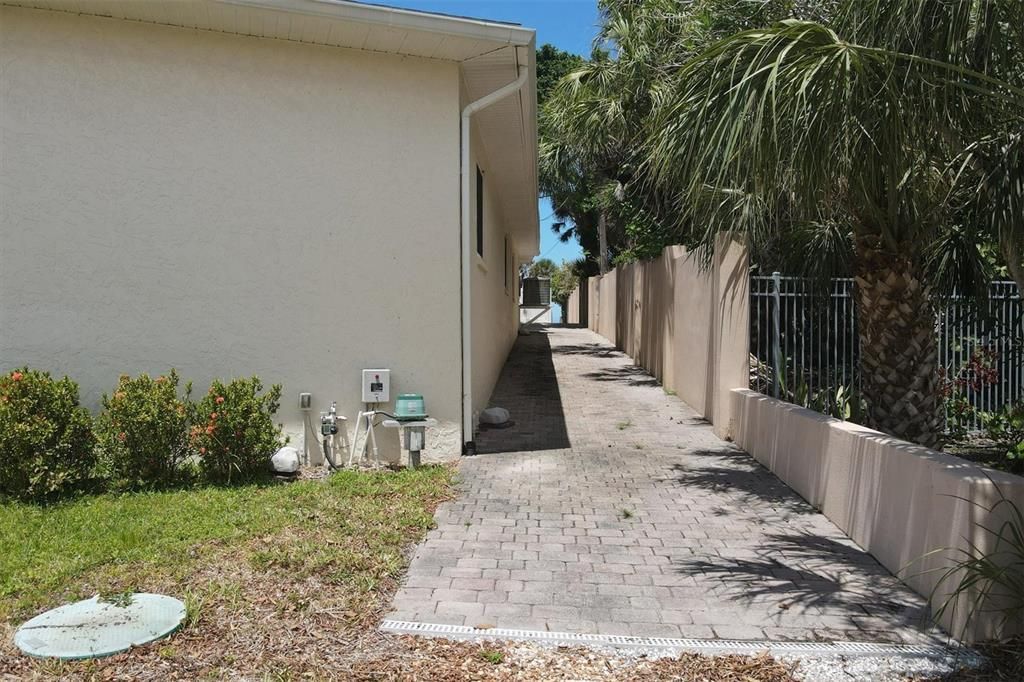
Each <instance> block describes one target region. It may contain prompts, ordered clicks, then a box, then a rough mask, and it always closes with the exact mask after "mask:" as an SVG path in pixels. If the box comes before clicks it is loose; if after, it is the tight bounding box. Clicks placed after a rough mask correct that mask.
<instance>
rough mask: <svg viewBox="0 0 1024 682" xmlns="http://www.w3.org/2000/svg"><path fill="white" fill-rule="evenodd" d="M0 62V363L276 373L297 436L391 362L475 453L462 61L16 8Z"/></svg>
mask: <svg viewBox="0 0 1024 682" xmlns="http://www.w3.org/2000/svg"><path fill="white" fill-rule="evenodd" d="M0 63H2V64H3V65H4V66H3V71H2V81H0V106H2V116H0V135H2V138H0V143H2V151H3V160H2V164H0V192H2V206H3V210H2V215H0V220H2V222H0V367H11V366H15V365H21V364H26V363H27V364H30V365H32V366H36V367H40V368H45V369H48V370H51V371H53V372H56V373H60V374H63V373H67V374H69V375H70V376H72V377H74V378H75V379H76V380H78V381H79V382H80V384H81V386H82V390H83V394H84V402H85V403H86V404H87V405H88V406H90V407H93V408H95V407H96V406H97V404H98V400H99V397H100V394H101V393H102V392H104V391H110V390H111V389H112V387H113V386H114V384H115V382H116V380H117V377H118V375H119V374H121V373H125V372H127V373H136V372H142V371H147V372H154V373H155V372H162V371H164V370H166V369H167V368H168V367H176V368H177V369H178V370H179V371H180V372H181V374H182V375H183V376H184V377H186V378H188V379H191V380H193V381H194V382H195V384H196V387H197V390H198V391H202V390H204V388H205V386H206V382H208V381H209V379H211V378H212V377H214V376H219V377H230V376H238V375H250V374H258V375H260V376H261V377H262V378H263V379H264V381H265V383H268V384H269V383H274V382H279V383H282V384H284V398H283V405H282V409H281V412H280V419H281V421H283V422H284V423H285V425H286V427H287V429H288V431H289V432H290V433H291V434H292V435H293V436H296V437H298V436H301V433H302V415H301V413H300V412H299V410H298V409H297V396H298V393H299V392H300V391H310V392H312V393H313V398H314V410H313V414H312V416H313V418H314V420H315V419H316V418H317V416H318V413H319V411H320V410H321V409H325V408H326V406H327V405H328V404H329V402H330V401H331V400H332V399H336V400H338V402H339V408H340V410H341V411H342V412H343V413H345V414H348V415H349V416H350V417H354V416H355V412H356V410H357V409H358V407H359V406H358V401H359V369H360V368H363V367H390V368H391V369H392V372H393V373H392V377H393V384H392V393H393V394H397V393H400V392H403V391H412V390H415V391H418V392H422V393H424V394H425V396H426V399H427V406H428V409H429V411H430V412H431V414H432V415H433V416H436V417H438V418H439V419H440V420H441V421H442V423H443V428H442V429H440V430H439V432H436V433H434V434H432V437H430V438H429V439H428V448H429V450H428V452H427V453H425V454H426V455H427V456H430V455H449V456H451V455H455V454H457V453H458V450H459V442H458V441H459V438H458V422H459V416H460V395H461V389H460V377H459V369H458V368H459V365H460V360H459V348H460V341H459V304H458V302H459V214H458V211H459V202H458V196H459V194H458V192H459V177H458V153H459V143H458V134H459V109H458V105H459V76H458V67H457V65H455V64H447V63H441V62H434V61H428V60H418V59H413V58H400V57H391V56H385V55H375V54H371V53H364V52H359V51H352V50H344V49H337V48H329V47H318V46H310V45H302V44H298V43H293V42H286V41H276V40H263V39H256V38H249V37H240V36H229V35H223V34H218V33H213V32H201V31H193V30H187V29H180V28H171V27H164V26H155V25H146V24H140V23H134V22H126V21H118V20H113V19H103V18H89V17H78V16H75V15H73V14H68V13H60V12H46V11H37V10H28V9H17V8H6V7H5V8H0ZM491 244H492V245H499V244H500V242H499V241H497V238H496V237H491ZM490 252H491V253H494V252H495V251H494V249H491V250H490ZM491 270H492V272H495V273H500V268H499V267H498V266H497V265H492V266H491ZM502 302H503V300H502ZM481 304H482V305H483V304H484V301H483V300H481ZM508 305H509V306H510V305H511V304H508ZM500 341H501V342H503V343H505V342H507V335H504V336H502V337H501V338H500ZM481 381H482V384H481V386H483V385H484V384H486V382H487V375H486V374H482V377H481ZM380 435H381V436H383V435H384V433H383V432H381V433H380ZM438 436H440V438H438ZM389 441H390V443H391V446H392V447H391V451H392V453H393V452H394V445H395V444H396V443H397V437H396V436H395V435H394V434H393V433H392V434H391V435H390V437H389Z"/></svg>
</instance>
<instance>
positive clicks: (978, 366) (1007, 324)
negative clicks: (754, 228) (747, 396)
mask: <svg viewBox="0 0 1024 682" xmlns="http://www.w3.org/2000/svg"><path fill="white" fill-rule="evenodd" d="M750 295H751V302H750V348H751V355H752V357H751V374H750V387H751V388H752V389H753V390H756V391H759V392H761V393H765V394H767V395H772V396H775V397H778V398H781V399H783V400H787V401H789V402H794V403H797V404H800V405H804V406H806V407H810V408H812V409H815V410H818V411H820V412H824V413H826V414H831V415H833V416H838V417H842V418H844V419H851V420H853V421H857V420H858V418H859V416H860V414H861V410H862V402H861V399H860V371H859V366H860V362H859V355H860V348H859V343H858V337H857V313H856V306H855V303H854V297H853V295H854V282H853V280H852V279H833V280H831V281H830V282H829V283H828V284H827V285H825V286H822V285H821V283H819V282H818V281H816V280H811V279H806V278H801V277H784V276H781V275H779V274H773V275H771V276H755V277H752V278H751V285H750ZM936 334H937V335H938V341H939V359H940V363H941V365H942V371H943V376H944V381H945V382H947V383H948V385H949V386H950V387H952V390H954V391H956V392H957V393H958V395H959V396H962V398H963V400H965V401H966V402H967V403H969V405H970V406H971V408H972V410H970V411H969V413H968V414H966V416H965V415H964V414H958V418H960V419H966V420H967V424H966V427H967V428H968V429H971V430H976V429H980V428H981V422H980V418H979V416H978V414H977V413H978V412H988V411H992V410H997V409H999V408H1001V407H1003V406H1004V405H1007V404H1010V403H1012V402H1015V401H1019V400H1024V305H1022V302H1021V299H1020V296H1019V295H1018V292H1017V287H1016V285H1015V284H1014V283H1013V282H994V283H993V284H992V285H991V288H990V290H989V298H988V301H987V302H986V304H985V305H983V306H978V305H974V304H972V302H970V301H967V300H964V299H953V300H952V301H951V302H950V303H949V304H948V305H946V306H944V307H943V308H942V310H941V311H940V313H939V315H938V319H937V320H936Z"/></svg>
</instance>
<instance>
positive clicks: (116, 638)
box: [14, 593, 185, 660]
mask: <svg viewBox="0 0 1024 682" xmlns="http://www.w3.org/2000/svg"><path fill="white" fill-rule="evenodd" d="M184 620H185V605H184V604H183V603H181V601H179V600H177V599H175V598H174V597H165V596H164V595H161V594H146V593H139V594H126V595H123V596H120V595H119V596H118V597H115V598H113V599H111V600H109V601H106V600H103V601H101V600H100V598H99V597H93V598H92V599H85V600H83V601H79V602H75V603H74V604H65V605H64V606H58V607H57V608H55V609H52V610H50V611H47V612H45V613H41V614H39V615H38V616H36V617H35V618H33V619H32V620H30V621H28V622H27V623H25V624H24V625H22V626H21V627H20V628H18V631H17V632H15V633H14V643H15V644H16V645H17V646H18V648H19V649H21V650H22V651H23V652H25V653H26V654H28V655H29V656H36V657H39V658H60V659H65V660H70V659H80V658H101V657H103V656H111V655H113V654H116V653H120V652H122V651H126V650H128V649H130V648H131V647H133V646H139V645H141V644H146V643H148V642H152V641H153V640H157V639H160V638H162V637H166V636H167V635H169V634H171V633H172V632H174V631H175V630H177V629H178V628H179V627H181V623H182V621H184Z"/></svg>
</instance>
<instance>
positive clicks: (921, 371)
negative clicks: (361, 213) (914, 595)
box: [541, 0, 1024, 443]
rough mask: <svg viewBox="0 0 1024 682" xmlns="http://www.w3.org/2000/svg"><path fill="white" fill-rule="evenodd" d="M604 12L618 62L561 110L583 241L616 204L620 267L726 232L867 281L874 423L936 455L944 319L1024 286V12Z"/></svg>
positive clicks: (592, 69) (726, 2)
mask: <svg viewBox="0 0 1024 682" xmlns="http://www.w3.org/2000/svg"><path fill="white" fill-rule="evenodd" d="M599 6H600V8H601V13H602V28H601V32H600V34H599V37H598V41H597V47H598V48H600V49H599V51H597V52H596V53H595V55H593V56H592V58H591V59H590V60H589V61H588V62H587V63H585V64H584V65H582V66H581V67H580V68H579V69H578V70H576V71H574V72H573V73H571V74H569V75H568V76H566V77H565V78H563V79H562V80H561V81H560V83H559V84H558V85H557V86H556V88H555V90H554V91H553V94H552V96H551V97H550V99H549V101H548V102H546V103H545V106H544V109H543V111H542V130H543V131H544V137H542V145H541V152H542V176H543V177H544V178H546V181H547V183H548V185H549V187H551V188H553V189H555V190H558V192H559V193H560V194H559V196H561V197H563V198H564V199H565V205H564V206H562V208H563V210H565V212H566V214H567V215H569V216H570V217H571V218H573V226H574V229H575V231H576V233H577V235H578V236H580V237H581V240H582V236H583V233H585V232H589V229H590V224H589V223H588V218H590V217H591V216H592V215H593V212H594V211H595V210H596V211H598V212H600V213H602V214H604V215H607V216H610V217H611V218H612V229H611V230H610V237H611V242H612V244H613V247H612V248H614V249H615V250H616V252H617V254H618V255H619V257H620V260H629V259H635V258H644V257H649V256H650V255H654V254H655V253H657V252H658V251H660V247H661V246H663V245H664V244H665V243H672V242H675V243H682V244H684V245H687V246H689V247H691V248H692V249H696V250H698V251H701V252H704V253H707V252H709V251H710V249H711V248H712V245H713V244H714V239H715V237H716V236H717V235H718V234H719V233H720V232H722V231H726V230H728V231H732V232H736V233H739V234H742V235H743V236H745V237H746V239H747V240H748V242H749V243H750V245H751V246H752V247H753V249H754V260H755V262H757V261H760V262H761V263H764V262H766V261H768V260H771V259H775V260H776V261H777V262H789V263H796V264H801V265H804V266H807V267H806V268H805V269H809V270H817V272H818V273H819V274H826V275H827V274H830V273H835V272H836V270H839V271H842V270H844V269H845V270H846V272H842V274H854V275H856V277H857V284H858V287H857V290H858V312H859V313H860V316H859V317H860V329H859V333H860V336H861V348H862V364H863V366H862V371H863V373H864V374H865V377H866V378H865V382H866V386H865V391H866V392H867V393H868V395H867V398H868V409H869V414H870V419H871V420H872V422H873V423H874V425H876V426H879V427H880V428H883V429H885V430H888V431H889V432H891V433H895V434H896V435H900V436H904V437H908V438H912V439H916V440H919V441H920V442H925V443H931V442H933V441H934V436H935V427H936V419H937V418H938V413H939V411H938V409H937V406H938V402H937V400H938V398H937V397H936V396H937V383H936V379H935V375H936V369H937V365H936V348H935V340H934V317H933V313H934V308H935V306H936V305H937V304H939V303H941V298H942V296H944V295H948V294H949V293H951V292H952V291H953V290H959V291H960V292H961V293H962V292H964V291H969V290H975V291H977V290H979V289H980V288H981V287H983V286H984V285H985V284H986V283H987V280H988V277H989V276H990V274H991V272H992V271H993V270H994V269H995V267H997V266H1000V265H1002V266H1004V267H1005V268H1006V269H1007V271H1008V272H1009V273H1010V274H1011V275H1012V276H1013V277H1014V278H1015V279H1016V280H1017V282H1018V286H1019V287H1020V288H1021V290H1022V292H1024V279H1022V276H1024V264H1022V262H1021V258H1022V254H1024V211H1022V208H1024V141H1022V140H1024V113H1022V112H1024V66H1022V62H1021V60H1020V55H1021V54H1022V52H1024V35H1022V34H1024V3H1021V2H1020V1H1019V0H822V1H819V2H813V1H805V2H795V1H794V2H786V1H784V0H778V1H773V0H769V1H767V2H744V1H743V0H692V1H683V0H602V1H601V2H600V3H599ZM552 195H554V192H553V193H552ZM577 216H579V218H580V220H576V219H575V218H576V217H577ZM591 222H592V221H591ZM993 254H996V256H997V257H996V258H995V259H994V260H996V261H997V262H995V263H993V262H992V261H993V259H992V255H993ZM998 261H1001V262H998Z"/></svg>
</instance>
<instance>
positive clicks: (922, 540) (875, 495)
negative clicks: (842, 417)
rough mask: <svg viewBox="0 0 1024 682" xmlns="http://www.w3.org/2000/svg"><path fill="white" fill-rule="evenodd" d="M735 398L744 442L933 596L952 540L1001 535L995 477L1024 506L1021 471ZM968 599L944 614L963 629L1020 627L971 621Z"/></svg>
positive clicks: (955, 628)
mask: <svg viewBox="0 0 1024 682" xmlns="http://www.w3.org/2000/svg"><path fill="white" fill-rule="evenodd" d="M731 400H732V401H733V404H734V410H735V413H736V415H737V419H736V428H735V438H736V443H737V444H738V445H740V446H741V447H742V448H743V449H744V450H746V451H747V452H749V453H750V454H751V455H753V456H754V457H755V458H756V459H757V460H758V461H759V462H761V464H763V465H764V466H766V467H767V468H769V469H771V470H772V471H773V472H774V473H775V474H776V475H777V476H778V477H779V478H781V479H782V480H783V481H784V482H785V483H786V484H787V485H789V486H790V487H791V488H793V489H794V490H796V491H797V492H798V493H799V494H800V495H801V496H802V497H803V498H804V499H806V500H807V501H808V502H810V503H811V504H812V505H814V506H815V507H817V508H818V509H820V510H821V511H822V512H823V513H824V514H825V515H826V516H827V517H828V518H829V519H831V520H832V521H833V522H834V523H835V524H836V525H837V526H839V528H841V529H842V530H843V531H844V532H845V533H847V534H848V535H849V536H850V537H851V538H852V539H853V540H854V541H855V542H856V543H857V544H858V545H860V546H861V547H863V548H864V549H866V550H867V551H868V552H870V553H871V554H872V555H873V556H874V557H875V558H876V559H878V561H879V562H880V563H882V565H884V566H885V567H886V568H888V569H889V570H890V571H892V572H894V573H896V574H897V575H899V576H900V577H901V578H902V579H903V580H904V581H905V582H906V583H907V584H908V585H909V586H910V587H911V588H912V589H914V590H916V591H917V592H918V593H919V594H921V595H923V596H925V597H928V596H929V595H931V593H932V591H933V589H934V588H935V586H936V583H937V582H938V579H939V576H940V575H941V574H942V570H941V569H943V568H944V567H948V566H949V565H950V559H951V557H956V553H955V552H949V551H943V550H945V548H950V547H953V548H959V549H967V547H968V545H967V539H969V540H970V541H972V542H974V543H976V544H977V545H978V546H979V547H982V548H988V549H990V548H991V547H992V539H993V538H992V536H991V535H988V534H987V533H985V532H984V531H983V530H981V528H980V526H979V525H976V524H981V525H984V526H988V527H990V528H997V527H998V526H999V524H1001V523H1002V522H1003V521H1004V520H1005V519H1006V515H1005V514H1000V513H996V514H990V513H987V512H986V511H985V510H984V508H991V507H992V505H993V504H994V503H995V502H996V500H997V499H998V494H997V491H996V489H995V486H998V487H999V488H1000V489H1001V490H1002V492H1003V494H1005V495H1006V496H1007V498H1009V499H1011V500H1013V501H1014V502H1015V503H1016V504H1017V505H1018V507H1019V508H1022V509H1024V478H1021V477H1019V476H1013V475H1010V474H1006V473H1003V472H998V471H991V470H982V469H980V468H979V467H976V466H973V465H971V464H970V463H969V462H966V461H965V460H962V459H959V458H957V457H952V456H950V455H946V454H943V453H940V452H935V451H933V450H929V449H927V448H924V447H921V446H917V445H913V444H911V443H907V442H905V441H901V440H898V439H896V438H893V437H891V436H887V435H885V434H884V433H880V432H878V431H873V430H871V429H868V428H865V427H863V426H858V425H857V424H851V423H849V422H842V421H839V420H838V419H833V418H831V417H827V416H825V415H822V414H819V413H817V412H812V411H811V410H807V409H804V408H801V407H797V406H796V405H792V404H789V403H785V402H782V401H779V400H775V399H773V398H769V397H767V396H764V395H762V394H760V393H755V392H754V391H750V390H747V389H736V390H734V391H732V396H731ZM972 502H974V503H977V505H981V506H976V505H975V504H972ZM1003 511H1004V512H1007V511H1009V510H1008V509H1003ZM933 552H934V554H931V555H930V556H927V557H926V555H929V553H933ZM922 557H926V558H923V559H922ZM960 558H962V557H960ZM936 569H939V570H936ZM954 585H955V580H953V581H950V582H948V583H943V585H942V586H941V587H940V588H939V590H938V591H937V592H936V595H935V601H934V603H935V604H936V605H940V604H942V603H943V602H944V601H945V599H946V596H947V595H948V594H949V593H950V591H951V588H952V587H953V586H954ZM968 609H969V603H968V601H967V600H966V599H965V600H964V601H962V602H961V604H960V605H959V606H958V608H957V609H956V610H955V611H951V612H950V613H949V614H947V617H946V618H945V619H944V620H943V625H944V626H945V627H946V628H947V629H949V631H950V632H951V633H952V634H954V635H955V636H957V637H959V636H961V634H963V635H965V636H966V638H967V639H968V640H975V639H984V638H988V637H993V636H997V635H1000V634H1011V633H1012V632H1013V630H1012V629H1011V630H1008V631H1006V632H1003V633H1000V632H999V628H998V618H997V614H995V613H993V612H986V613H982V614H980V617H979V621H978V622H977V624H976V627H975V628H971V629H968V630H966V631H965V630H964V618H963V616H964V615H965V614H966V613H967V611H968ZM1016 626H1017V628H1018V630H1017V631H1018V632H1020V631H1022V630H1024V628H1022V627H1021V626H1022V624H1021V623H1017V624H1016Z"/></svg>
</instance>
